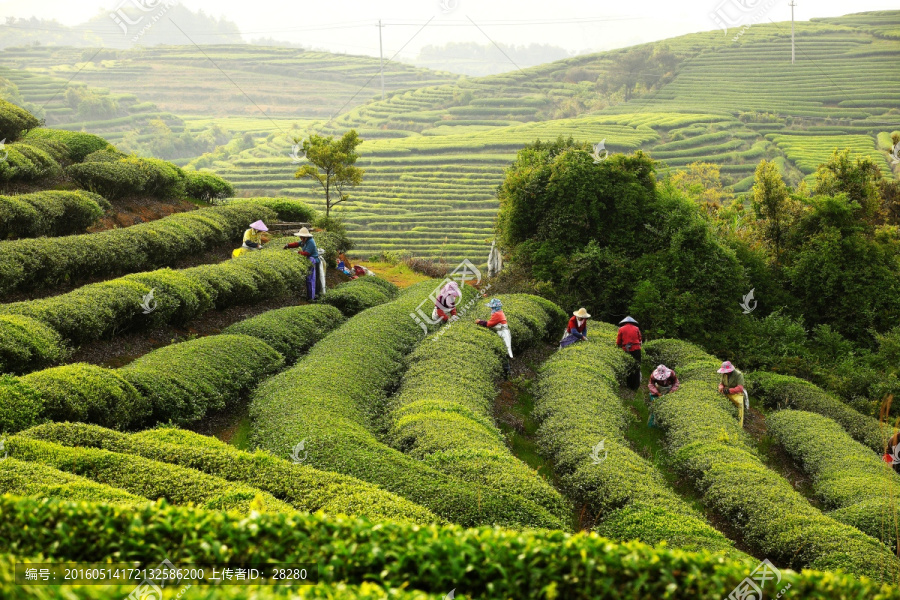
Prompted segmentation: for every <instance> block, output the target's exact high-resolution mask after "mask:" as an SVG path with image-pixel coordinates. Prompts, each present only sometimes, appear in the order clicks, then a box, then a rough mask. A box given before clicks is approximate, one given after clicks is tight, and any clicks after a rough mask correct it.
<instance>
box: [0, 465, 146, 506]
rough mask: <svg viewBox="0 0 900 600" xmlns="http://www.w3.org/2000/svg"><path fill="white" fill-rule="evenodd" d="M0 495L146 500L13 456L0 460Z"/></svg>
mask: <svg viewBox="0 0 900 600" xmlns="http://www.w3.org/2000/svg"><path fill="white" fill-rule="evenodd" d="M0 494H14V495H16V496H34V497H37V498H57V499H61V500H90V501H93V502H108V503H113V504H122V505H125V506H134V507H136V506H138V505H140V504H146V503H147V499H146V498H141V497H139V496H135V495H134V494H130V493H128V492H126V491H125V490H120V489H117V488H114V487H110V486H108V485H104V484H102V483H97V482H95V481H91V480H90V479H86V478H84V477H80V476H78V475H72V474H71V473H66V472H64V471H60V470H58V469H54V468H53V467H48V466H47V465H43V464H40V463H35V462H25V461H21V460H17V459H15V458H5V459H4V460H0Z"/></svg>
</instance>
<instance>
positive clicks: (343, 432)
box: [250, 281, 562, 527]
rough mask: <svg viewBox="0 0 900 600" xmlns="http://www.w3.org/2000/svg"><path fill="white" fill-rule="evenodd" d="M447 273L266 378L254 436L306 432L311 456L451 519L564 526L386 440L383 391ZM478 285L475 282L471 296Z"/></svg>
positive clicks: (283, 448)
mask: <svg viewBox="0 0 900 600" xmlns="http://www.w3.org/2000/svg"><path fill="white" fill-rule="evenodd" d="M438 283H439V282H437V281H424V282H422V283H419V284H416V285H413V286H411V287H409V288H407V289H406V290H404V291H403V292H401V293H400V294H399V296H398V297H397V299H396V300H393V301H391V302H388V303H387V304H382V305H380V306H376V307H374V308H370V309H368V310H365V311H363V312H362V313H360V314H358V315H356V316H355V317H353V318H352V319H349V320H348V321H347V322H346V323H344V324H343V325H342V326H341V327H339V328H338V329H336V330H335V331H334V332H332V333H331V334H329V335H328V336H327V337H326V338H325V339H324V340H322V341H321V342H319V343H318V344H316V345H315V346H313V348H312V350H310V352H309V354H308V355H307V356H306V357H304V358H303V359H302V360H300V361H299V362H298V363H297V364H296V365H295V366H294V367H293V368H291V369H289V370H287V371H285V372H284V373H281V374H280V375H277V376H275V377H273V378H271V379H269V380H268V381H266V382H265V383H264V384H263V385H261V386H260V387H259V388H257V390H256V392H255V393H254V396H253V401H252V404H251V406H250V418H251V423H252V440H253V443H254V444H255V445H256V446H257V447H259V448H262V449H265V450H269V451H270V452H272V453H273V454H275V455H276V456H281V457H287V456H289V454H290V450H291V448H293V447H294V446H295V445H296V444H298V443H299V442H300V441H302V440H306V441H307V443H306V451H307V452H308V454H309V464H310V465H312V466H314V467H317V468H321V469H325V470H328V471H335V472H338V473H344V474H347V475H352V476H354V477H358V478H359V479H362V480H365V481H368V482H370V483H374V484H377V485H379V486H381V487H382V488H384V489H386V490H388V491H391V492H394V493H396V494H399V495H401V496H403V497H404V498H406V499H407V500H410V501H412V502H415V503H417V504H420V505H422V506H424V507H426V508H428V509H430V510H431V511H432V512H434V513H435V514H437V515H438V516H440V517H443V518H445V519H447V520H448V521H452V522H456V523H460V524H465V525H475V524H479V523H498V524H509V525H511V524H515V525H523V524H528V525H532V526H538V527H541V526H543V527H560V526H562V524H561V523H560V521H559V520H558V519H556V518H555V517H553V516H552V515H550V514H549V513H548V512H547V511H546V510H544V509H543V508H541V507H539V506H537V505H536V504H534V503H533V502H531V501H529V500H526V499H524V498H521V497H519V496H512V495H509V494H507V493H505V492H498V491H497V490H494V489H491V488H488V487H484V486H481V485H478V484H472V483H466V482H463V481H461V480H460V479H457V478H455V477H449V476H447V475H445V474H444V473H441V472H440V471H438V470H436V469H433V468H430V467H428V466H427V465H425V464H423V463H422V462H421V461H418V460H415V459H414V458H411V457H409V456H406V455H405V454H403V453H402V452H399V451H397V450H395V449H393V448H391V447H389V446H386V445H385V444H383V443H381V442H379V441H378V438H377V437H376V435H375V433H374V422H375V421H377V420H380V419H381V418H383V417H382V414H381V412H382V411H381V405H382V404H383V401H382V396H383V394H384V393H385V391H386V390H388V389H389V388H391V387H393V386H395V385H396V383H397V382H398V381H399V379H400V376H401V375H402V371H403V365H402V358H403V356H405V355H406V354H408V353H409V352H410V351H411V350H412V349H413V348H414V346H415V345H416V344H417V343H418V342H419V341H420V340H421V339H422V337H423V335H424V334H423V331H422V329H421V328H420V326H419V324H418V323H417V322H416V320H415V319H414V318H413V316H411V314H414V311H415V310H416V308H417V306H418V305H419V304H420V303H423V302H424V307H425V309H426V310H427V312H429V313H430V312H431V308H432V307H431V304H430V302H429V301H428V299H427V297H428V294H429V293H431V292H433V291H434V288H435V286H436V285H438ZM471 289H472V288H471V287H468V286H467V288H466V295H467V297H468V296H471V294H472V292H471V291H470V290H471Z"/></svg>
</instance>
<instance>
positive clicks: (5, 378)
mask: <svg viewBox="0 0 900 600" xmlns="http://www.w3.org/2000/svg"><path fill="white" fill-rule="evenodd" d="M41 421H42V419H41V398H40V396H38V394H37V392H36V391H35V390H34V389H32V388H31V387H30V386H27V385H25V384H24V383H22V382H21V381H20V380H19V379H18V378H16V377H13V376H11V375H0V433H8V432H16V431H20V430H22V429H27V428H29V427H32V426H34V425H37V424H38V423H40V422H41Z"/></svg>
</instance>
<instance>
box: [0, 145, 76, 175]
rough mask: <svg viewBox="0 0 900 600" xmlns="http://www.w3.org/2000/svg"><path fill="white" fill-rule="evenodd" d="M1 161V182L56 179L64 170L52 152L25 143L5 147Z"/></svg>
mask: <svg viewBox="0 0 900 600" xmlns="http://www.w3.org/2000/svg"><path fill="white" fill-rule="evenodd" d="M4 154H5V155H6V157H5V159H4V160H0V181H35V180H38V179H43V178H50V177H56V176H58V175H59V174H60V173H61V172H62V169H61V167H60V166H59V163H58V162H56V159H54V158H53V155H52V154H50V152H47V151H46V150H44V149H43V148H40V147H38V146H33V145H31V144H27V143H25V142H16V143H14V144H9V145H7V146H5V150H4Z"/></svg>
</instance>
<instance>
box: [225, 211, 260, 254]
mask: <svg viewBox="0 0 900 600" xmlns="http://www.w3.org/2000/svg"><path fill="white" fill-rule="evenodd" d="M267 231H269V228H268V227H266V224H265V223H263V222H262V220H259V221H254V222H253V223H250V227H248V228H247V231H245V232H244V241H243V243H242V244H241V247H240V248H238V249H236V250H235V251H234V252H232V253H231V256H232V258H237V257H238V256H241V255H242V254H246V253H247V252H249V251H251V250H260V249H261V248H262V246H263V244H265V243H266V242H268V241H269V238H268V236H264V235H263V233H265V232H267Z"/></svg>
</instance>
